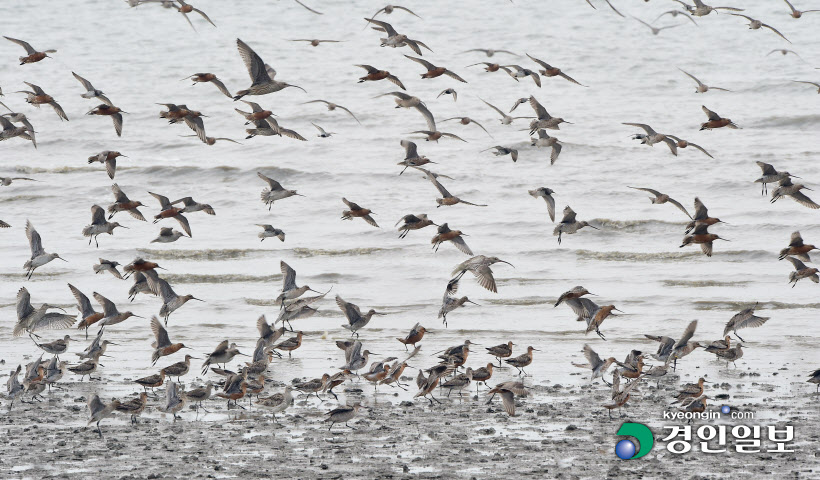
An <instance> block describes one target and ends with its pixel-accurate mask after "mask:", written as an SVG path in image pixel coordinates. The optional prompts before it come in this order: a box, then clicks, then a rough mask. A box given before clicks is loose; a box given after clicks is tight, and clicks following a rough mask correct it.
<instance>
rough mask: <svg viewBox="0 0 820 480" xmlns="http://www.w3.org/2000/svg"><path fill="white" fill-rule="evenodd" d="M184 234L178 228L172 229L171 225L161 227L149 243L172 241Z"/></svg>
mask: <svg viewBox="0 0 820 480" xmlns="http://www.w3.org/2000/svg"><path fill="white" fill-rule="evenodd" d="M184 236H185V234H184V233H182V232H180V231H179V230H174V229H173V228H171V227H163V228H160V229H159V235H158V236H157V238H155V239H153V240H151V243H172V242H176V241H177V240H179V239H180V237H184Z"/></svg>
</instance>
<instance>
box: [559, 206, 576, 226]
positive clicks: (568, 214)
mask: <svg viewBox="0 0 820 480" xmlns="http://www.w3.org/2000/svg"><path fill="white" fill-rule="evenodd" d="M561 223H575V210H573V209H571V208H570V207H569V205H567V206H566V207H564V218H562V219H561Z"/></svg>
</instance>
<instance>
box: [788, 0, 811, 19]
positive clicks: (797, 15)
mask: <svg viewBox="0 0 820 480" xmlns="http://www.w3.org/2000/svg"><path fill="white" fill-rule="evenodd" d="M783 1H784V2H786V5H788V6H789V9H790V10H791V11H792V12H791V16H792V18H800V17H802V16H803V14H804V13H809V12H820V10H802V11H801V10H797V9H796V8H794V7H793V6H792V4H791V3H789V0H783Z"/></svg>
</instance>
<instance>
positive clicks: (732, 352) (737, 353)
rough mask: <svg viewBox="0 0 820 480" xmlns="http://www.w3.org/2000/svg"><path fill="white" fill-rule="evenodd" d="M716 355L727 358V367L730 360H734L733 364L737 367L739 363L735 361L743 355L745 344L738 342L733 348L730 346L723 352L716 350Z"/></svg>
mask: <svg viewBox="0 0 820 480" xmlns="http://www.w3.org/2000/svg"><path fill="white" fill-rule="evenodd" d="M715 355H717V356H718V357H719V358H722V359H723V360H726V366H727V367H728V366H729V362H732V364H733V365H734V366H735V367H737V364H736V363H735V362H737V361H738V360H740V357H742V356H743V344H741V343H738V344H737V345H735V346H734V347H732V348H728V349H726V350H724V351H721V352H715Z"/></svg>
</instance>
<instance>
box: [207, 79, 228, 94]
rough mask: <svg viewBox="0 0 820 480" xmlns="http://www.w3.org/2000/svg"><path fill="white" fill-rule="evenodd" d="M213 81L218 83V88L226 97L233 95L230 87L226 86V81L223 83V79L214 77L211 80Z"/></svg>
mask: <svg viewBox="0 0 820 480" xmlns="http://www.w3.org/2000/svg"><path fill="white" fill-rule="evenodd" d="M211 83H213V84H214V85H216V88H217V89H219V91H220V92H222V94H223V95H225V96H226V97H232V95H231V92H229V91H228V88H227V87H226V86H225V84H224V83H222V80H220V79H218V78H214V79H213V80H211Z"/></svg>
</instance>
